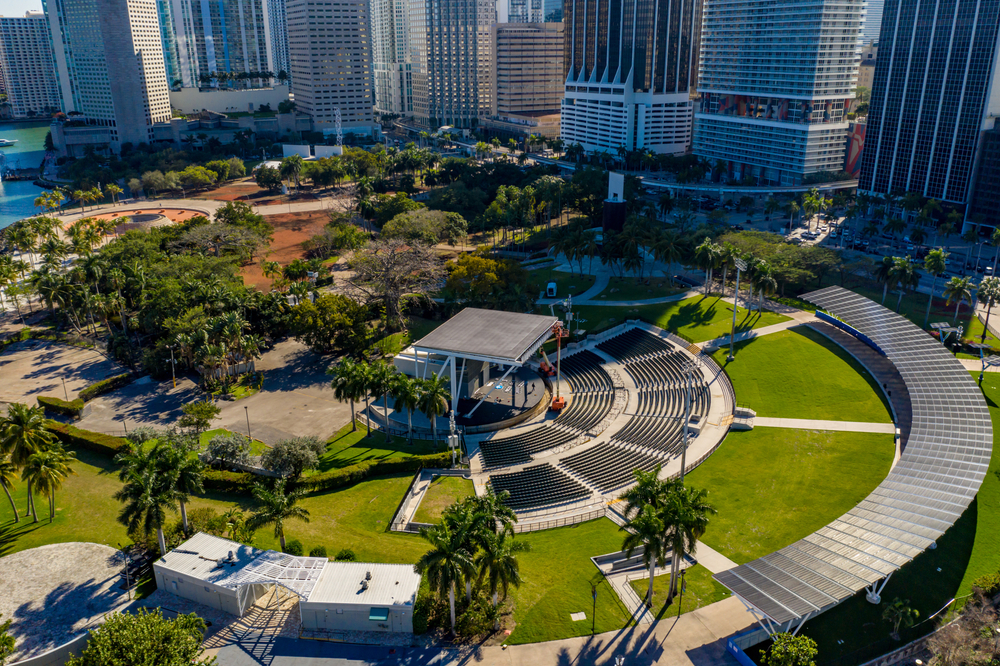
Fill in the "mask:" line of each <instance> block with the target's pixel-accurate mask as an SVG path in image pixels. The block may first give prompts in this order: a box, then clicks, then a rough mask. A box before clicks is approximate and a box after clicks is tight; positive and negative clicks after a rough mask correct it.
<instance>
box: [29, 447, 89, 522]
mask: <svg viewBox="0 0 1000 666" xmlns="http://www.w3.org/2000/svg"><path fill="white" fill-rule="evenodd" d="M74 462H76V456H74V455H73V454H72V453H68V452H66V451H65V450H63V448H62V447H60V446H52V447H51V448H48V449H46V450H44V451H39V452H38V453H33V454H32V455H31V457H30V458H28V462H27V464H26V465H25V466H24V469H23V470H22V471H21V478H23V479H24V480H25V481H28V482H30V483H31V484H32V485H33V486H34V487H35V489H37V490H38V492H40V493H41V494H43V495H46V496H47V497H48V498H49V522H50V523H51V522H52V519H53V518H55V516H56V491H57V490H59V488H61V487H62V482H63V480H64V479H65V478H66V477H67V476H69V475H70V474H76V472H74V471H73V469H72V468H71V467H70V465H71V464H72V463H74Z"/></svg>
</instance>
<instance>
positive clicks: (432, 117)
mask: <svg viewBox="0 0 1000 666" xmlns="http://www.w3.org/2000/svg"><path fill="white" fill-rule="evenodd" d="M496 20H497V11H496V3H495V2H494V1H493V0H411V2H410V64H411V67H412V75H413V117H414V119H415V120H416V121H417V122H418V123H420V124H422V125H425V126H428V127H430V128H433V129H437V128H438V127H441V126H442V125H452V126H454V127H458V128H463V129H465V128H472V127H476V126H478V125H479V120H480V118H483V117H485V116H488V115H489V113H490V109H491V107H492V105H493V98H492V92H491V88H492V86H491V84H490V76H491V73H490V72H491V69H492V67H493V53H492V47H491V45H490V25H491V24H493V23H496Z"/></svg>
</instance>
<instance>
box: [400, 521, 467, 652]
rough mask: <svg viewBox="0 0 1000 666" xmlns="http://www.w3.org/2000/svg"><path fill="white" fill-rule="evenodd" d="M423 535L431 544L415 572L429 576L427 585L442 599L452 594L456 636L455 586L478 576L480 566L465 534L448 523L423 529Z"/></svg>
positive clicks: (453, 632) (421, 532)
mask: <svg viewBox="0 0 1000 666" xmlns="http://www.w3.org/2000/svg"><path fill="white" fill-rule="evenodd" d="M420 536H421V537H423V538H424V539H425V540H427V542H428V543H430V544H431V549H430V550H429V551H427V552H426V553H424V554H423V555H422V556H421V557H420V559H419V560H417V563H416V564H414V565H413V570H414V571H415V572H416V573H418V574H420V575H422V576H426V578H427V583H428V585H430V587H431V589H432V590H434V591H435V592H436V593H437V594H438V595H439V596H444V595H445V593H446V592H447V594H448V606H449V609H450V610H451V635H452V636H454V635H455V586H456V584H458V583H460V582H461V581H462V580H465V579H470V580H471V578H472V577H473V576H475V573H476V563H475V560H474V559H473V554H472V553H471V552H469V549H468V548H467V546H466V544H465V538H464V535H463V534H462V533H461V532H456V531H454V530H453V529H452V528H451V527H449V526H448V524H447V523H441V524H440V525H435V526H434V527H425V528H423V529H421V530H420Z"/></svg>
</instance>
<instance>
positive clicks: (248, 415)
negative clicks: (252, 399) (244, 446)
mask: <svg viewBox="0 0 1000 666" xmlns="http://www.w3.org/2000/svg"><path fill="white" fill-rule="evenodd" d="M243 412H244V413H245V414H246V415H247V439H253V437H252V436H251V435H250V408H249V407H247V406H246V405H243Z"/></svg>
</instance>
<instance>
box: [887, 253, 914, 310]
mask: <svg viewBox="0 0 1000 666" xmlns="http://www.w3.org/2000/svg"><path fill="white" fill-rule="evenodd" d="M891 281H892V285H893V287H895V288H898V289H899V298H898V299H897V300H896V312H899V306H900V304H901V303H902V302H903V294H905V293H906V291H907V290H908V289H914V288H916V286H917V285H918V284H920V275H919V274H918V273H917V271H916V270H914V268H913V263H911V262H910V257H909V256H906V257H893V260H892V278H891Z"/></svg>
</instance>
